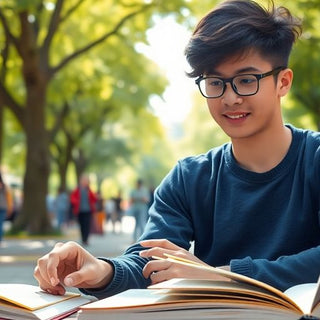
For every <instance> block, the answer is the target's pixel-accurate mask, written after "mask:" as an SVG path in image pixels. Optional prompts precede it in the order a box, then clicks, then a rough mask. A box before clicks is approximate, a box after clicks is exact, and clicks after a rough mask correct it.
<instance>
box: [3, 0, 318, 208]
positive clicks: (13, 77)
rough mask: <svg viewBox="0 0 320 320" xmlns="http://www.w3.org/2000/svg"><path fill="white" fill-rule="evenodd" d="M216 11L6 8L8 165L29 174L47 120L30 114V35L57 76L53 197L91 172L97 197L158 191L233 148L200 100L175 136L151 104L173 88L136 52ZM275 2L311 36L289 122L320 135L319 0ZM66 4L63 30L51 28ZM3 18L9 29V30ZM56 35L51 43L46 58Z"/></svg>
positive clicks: (196, 7) (21, 0) (301, 54)
mask: <svg viewBox="0 0 320 320" xmlns="http://www.w3.org/2000/svg"><path fill="white" fill-rule="evenodd" d="M217 2H218V1H210V0H204V1H201V2H200V1H198V0H193V1H187V0H172V1H166V0H158V1H157V0H154V1H143V0H135V1H132V0H117V1H115V0H105V1H93V0H68V1H66V0H64V1H63V0H55V1H54V0H43V1H40V0H2V1H1V2H0V13H1V14H0V21H1V23H0V50H1V51H0V52H1V54H0V83H1V84H2V85H3V87H5V88H6V94H8V95H9V96H10V97H11V98H12V101H13V102H14V103H13V104H12V105H13V106H10V103H8V100H7V99H4V98H2V99H1V94H2V95H3V92H4V90H2V91H1V90H0V91H1V92H0V108H3V107H5V110H4V111H5V112H4V122H3V126H4V131H3V135H2V133H0V139H1V140H3V142H4V144H3V152H2V154H3V156H2V159H1V164H2V165H3V166H5V167H7V168H8V171H10V172H11V173H14V174H16V175H18V176H20V177H23V176H24V175H25V172H26V160H27V154H28V147H26V146H27V141H29V140H30V136H29V139H28V132H27V130H26V125H27V123H30V122H31V123H34V124H37V123H38V122H39V121H40V122H41V121H42V119H41V117H40V114H39V116H37V112H35V111H34V110H38V109H28V108H29V107H34V106H35V105H36V104H37V103H38V102H39V101H40V100H39V99H37V98H35V99H34V100H33V101H34V103H33V104H31V105H28V104H27V99H28V86H26V83H25V81H26V79H25V75H24V74H23V72H22V71H23V70H24V67H25V65H24V61H23V59H22V57H21V52H19V50H18V49H17V48H19V46H18V44H16V43H15V42H14V41H15V40H14V39H18V40H20V41H22V42H23V39H24V38H23V37H22V32H23V31H24V32H25V31H26V30H28V29H27V28H26V27H30V28H31V29H30V30H33V31H34V32H35V33H34V34H35V35H36V37H35V38H34V39H33V41H34V42H35V45H34V47H33V49H34V50H35V53H36V54H39V59H47V60H46V63H47V64H46V63H44V61H40V62H41V63H42V64H41V63H40V64H39V65H40V66H45V67H47V68H48V70H47V72H49V74H50V75H52V77H51V76H50V79H49V81H48V85H47V88H46V90H45V95H46V96H45V105H44V118H43V119H44V121H43V126H44V129H45V131H44V132H45V136H46V137H48V142H47V143H48V146H47V147H48V153H49V154H50V167H49V168H50V172H49V173H50V174H49V177H50V179H49V186H50V188H49V191H50V192H55V191H56V190H57V188H58V187H59V186H60V185H62V186H64V187H66V188H67V189H70V188H73V187H74V186H75V184H76V183H77V178H78V176H79V175H80V174H81V173H82V172H84V171H85V172H90V173H93V174H94V176H95V179H93V180H94V182H95V189H98V188H100V187H102V188H104V190H105V191H104V193H105V194H110V193H111V194H113V195H114V194H115V193H116V192H118V190H120V189H121V190H128V189H129V188H130V186H132V185H133V184H134V181H135V179H136V178H137V177H142V178H144V180H145V181H146V182H147V184H148V185H149V186H150V187H154V186H156V185H157V184H158V183H159V182H160V181H161V179H162V178H163V177H164V175H165V174H166V173H167V172H168V171H169V169H170V167H172V165H173V164H174V162H175V161H176V159H177V158H180V157H183V156H187V155H190V154H195V153H202V152H206V151H207V150H208V149H210V148H212V147H214V146H216V145H220V144H221V143H224V142H226V141H228V138H227V137H226V136H225V135H224V133H223V132H222V131H221V130H220V129H219V128H218V127H217V125H216V124H215V123H214V121H213V120H212V118H211V116H210V114H209V112H208V110H207V106H206V103H205V100H204V99H203V98H202V97H201V96H200V95H199V94H197V95H195V96H194V101H193V103H192V105H193V107H192V109H191V111H190V114H189V116H188V117H187V119H186V121H185V122H184V123H183V124H181V127H180V128H178V129H179V130H180V132H182V137H180V138H179V139H178V138H172V137H169V136H168V135H167V133H166V131H165V129H164V127H163V126H162V124H161V123H160V121H159V119H158V118H156V117H155V116H154V115H153V112H152V106H151V105H150V97H151V96H154V95H156V96H160V97H161V95H162V94H163V92H164V89H165V87H166V85H167V84H168V83H167V80H166V79H165V76H164V74H163V73H162V71H161V70H160V69H159V67H158V66H157V65H156V64H155V63H154V62H153V61H151V60H150V59H148V58H147V57H145V56H144V55H143V54H141V53H140V52H139V51H138V50H137V44H140V43H144V44H148V41H147V37H146V31H147V30H148V29H150V28H152V26H153V25H154V23H155V21H158V20H159V19H161V18H162V17H167V16H168V15H171V16H173V17H174V18H175V20H176V21H177V22H178V23H180V24H182V25H184V26H185V27H186V28H188V29H190V30H192V29H193V27H194V26H195V24H196V23H197V21H198V20H199V18H201V17H202V16H203V15H204V14H205V13H206V12H207V11H209V10H210V9H212V8H213V7H214V5H215V4H216V3H217ZM259 2H261V3H263V4H266V5H267V4H268V3H269V1H267V0H261V1H259ZM275 2H276V4H277V5H278V4H280V5H281V4H283V5H285V6H288V7H289V8H290V9H291V10H292V12H293V13H294V14H297V15H298V16H299V17H300V18H301V19H303V21H304V23H303V25H304V32H303V35H302V37H301V39H300V40H299V41H298V42H297V44H296V45H295V46H294V49H293V53H292V58H291V60H290V67H292V69H293V70H294V74H295V78H294V84H293V88H292V91H291V94H290V95H289V96H288V97H286V99H284V117H285V120H286V121H288V122H291V123H293V124H294V125H297V126H300V127H308V128H312V129H318V130H319V127H320V89H319V88H320V83H319V82H320V78H319V76H318V70H319V64H320V31H319V30H320V28H319V27H320V11H319V8H320V0H309V1H306V0H298V1H295V2H288V1H284V0H279V1H275ZM60 5H61V6H62V9H61V15H60V20H59V24H58V27H57V29H50V28H51V27H52V24H53V23H54V16H53V13H54V12H55V8H56V7H57V6H60ZM142 8H144V9H142ZM140 9H141V11H139V10H140ZM138 11H139V13H137V14H133V13H134V12H138ZM23 13H27V19H25V20H22V19H21V15H22V14H23ZM131 14H132V16H130V15H131ZM125 17H127V18H125ZM4 19H6V21H7V22H10V23H7V25H6V24H5V23H4V22H3V21H4ZM122 19H125V20H123V21H122ZM121 21H122V22H121ZM22 22H24V24H22ZM56 22H57V21H56ZM5 26H6V27H7V28H8V29H10V32H11V33H12V35H11V37H9V33H8V32H9V30H7V29H6V27H5ZM30 30H29V31H30ZM50 30H51V31H50ZM50 32H52V34H51V36H52V39H51V43H50V46H49V47H47V49H46V46H45V43H46V41H48V37H50ZM31 42H32V41H31ZM23 44H24V43H22V45H23ZM20 45H21V43H20ZM22 47H23V46H22ZM46 50H48V51H47V52H46ZM168 50H170V48H168ZM43 63H44V64H43ZM40 69H41V68H40ZM39 71H41V70H39ZM53 74H54V76H53ZM30 113H32V117H31V116H30ZM27 114H29V117H27V116H26V115H27ZM30 119H31V120H30ZM35 127H36V126H35ZM29 129H30V128H29ZM31 129H32V125H31ZM0 131H1V130H0ZM32 139H35V140H34V141H35V143H39V141H38V140H41V139H42V136H41V137H40V136H39V135H38V136H37V135H32ZM43 141H46V140H45V139H44V140H43ZM29 165H32V163H31V164H29ZM108 189H110V190H111V191H110V190H109V191H108ZM31 196H32V195H31ZM34 211H36V210H34ZM42 214H43V213H42Z"/></svg>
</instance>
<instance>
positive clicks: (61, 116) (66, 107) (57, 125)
mask: <svg viewBox="0 0 320 320" xmlns="http://www.w3.org/2000/svg"><path fill="white" fill-rule="evenodd" d="M69 111H70V105H69V103H68V101H65V102H64V104H63V108H62V110H61V111H60V112H59V113H58V115H57V116H56V121H55V124H54V125H53V128H52V129H51V130H50V132H49V141H50V142H53V141H54V138H55V136H56V134H57V133H58V131H59V130H60V129H61V128H62V126H63V119H64V118H65V117H66V116H67V115H68V113H69Z"/></svg>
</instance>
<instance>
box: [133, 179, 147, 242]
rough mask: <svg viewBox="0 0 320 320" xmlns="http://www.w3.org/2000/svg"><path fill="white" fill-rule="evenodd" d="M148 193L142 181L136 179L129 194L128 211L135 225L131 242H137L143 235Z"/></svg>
mask: <svg viewBox="0 0 320 320" xmlns="http://www.w3.org/2000/svg"><path fill="white" fill-rule="evenodd" d="M149 199H150V196H149V191H148V189H147V188H146V187H145V186H144V185H143V181H142V179H138V180H137V182H136V187H135V189H133V190H132V191H131V193H130V205H131V207H130V210H131V214H132V216H133V217H134V219H135V222H136V225H135V227H134V231H133V241H137V240H138V238H139V237H140V236H141V234H142V233H143V230H144V227H145V225H146V223H147V219H148V203H149Z"/></svg>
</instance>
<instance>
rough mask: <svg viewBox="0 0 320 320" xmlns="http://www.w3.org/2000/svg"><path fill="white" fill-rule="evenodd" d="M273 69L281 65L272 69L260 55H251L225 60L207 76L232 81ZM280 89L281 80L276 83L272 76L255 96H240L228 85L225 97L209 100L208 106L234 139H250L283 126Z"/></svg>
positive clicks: (264, 81)
mask: <svg viewBox="0 0 320 320" xmlns="http://www.w3.org/2000/svg"><path fill="white" fill-rule="evenodd" d="M274 67H278V66H272V65H271V63H270V62H268V61H266V60H265V59H263V58H262V57H261V55H260V54H258V53H256V52H251V53H249V54H247V55H245V56H244V57H240V58H232V59H228V60H226V61H225V62H223V63H222V64H220V65H219V66H218V67H217V68H216V69H215V70H214V72H213V73H212V74H210V75H207V76H217V77H221V78H230V77H234V76H236V75H241V74H262V73H265V72H269V71H271V70H272V69H273V68H274ZM282 72H283V71H280V74H279V75H278V76H277V77H278V78H279V77H280V76H281V73H282ZM280 87H281V81H280V82H277V83H276V82H275V80H274V76H272V75H271V76H268V77H265V78H262V79H261V80H260V82H259V91H258V92H257V93H256V94H255V95H252V96H239V95H238V94H236V93H235V92H234V91H233V89H232V88H231V86H230V83H227V88H226V90H225V92H224V94H223V95H222V96H221V97H219V98H215V99H207V104H208V107H209V111H210V113H211V115H212V117H213V118H214V120H215V121H216V122H217V123H218V125H219V126H220V127H221V128H222V129H223V130H224V131H225V133H226V134H227V135H228V136H229V137H230V138H231V139H242V138H249V137H252V136H254V135H256V134H258V133H261V132H265V130H268V129H270V128H272V127H273V126H279V125H282V117H281V108H280V97H281V95H283V92H282V91H281V89H280Z"/></svg>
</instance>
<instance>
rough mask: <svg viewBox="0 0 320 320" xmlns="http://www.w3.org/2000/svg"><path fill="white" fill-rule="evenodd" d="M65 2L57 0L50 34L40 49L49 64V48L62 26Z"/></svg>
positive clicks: (50, 25)
mask: <svg viewBox="0 0 320 320" xmlns="http://www.w3.org/2000/svg"><path fill="white" fill-rule="evenodd" d="M63 2H64V0H57V2H56V5H55V8H54V11H53V13H52V15H51V19H50V22H49V25H48V32H47V35H46V37H45V39H44V41H43V44H42V46H41V48H40V52H41V56H42V57H43V58H44V61H46V62H47V63H48V55H49V48H50V45H51V43H52V39H53V37H54V34H55V32H56V31H57V29H58V27H59V24H60V14H61V10H62V6H63Z"/></svg>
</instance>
